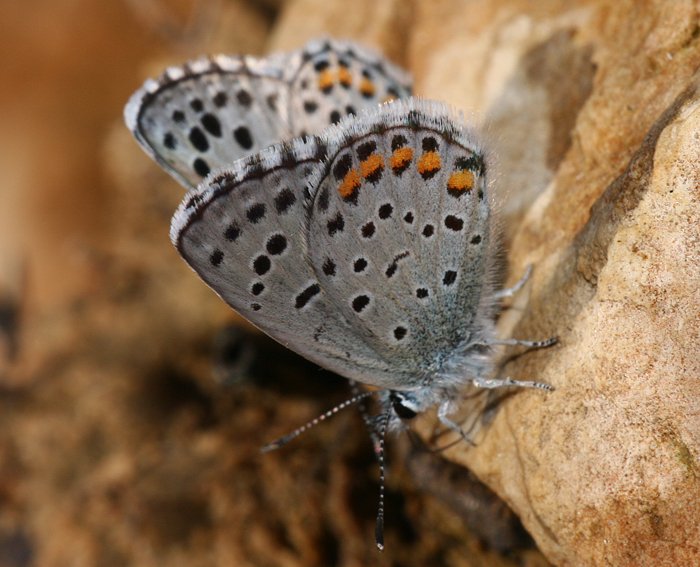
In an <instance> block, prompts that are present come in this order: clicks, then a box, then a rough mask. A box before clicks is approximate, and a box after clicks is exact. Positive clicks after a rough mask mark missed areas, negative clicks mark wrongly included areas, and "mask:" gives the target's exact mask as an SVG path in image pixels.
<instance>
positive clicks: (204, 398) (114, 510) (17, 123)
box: [0, 0, 590, 567]
mask: <svg viewBox="0 0 700 567" xmlns="http://www.w3.org/2000/svg"><path fill="white" fill-rule="evenodd" d="M341 4H342V5H341ZM365 4H366V6H365ZM315 5H317V4H316V3H314V2H308V1H306V2H304V1H292V0H289V1H285V0H258V1H254V0H218V1H216V0H211V1H208V2H205V1H196V0H105V1H102V2H93V1H89V0H59V1H54V0H51V1H48V0H35V1H33V2H12V1H9V0H5V1H3V2H1V3H0V12H1V13H0V37H2V38H3V43H4V45H5V49H4V53H5V56H4V57H3V61H2V71H1V74H0V81H2V89H1V90H0V97H1V98H0V123H1V124H2V132H3V134H2V136H0V168H1V170H2V172H3V179H2V188H1V189H0V191H1V193H0V194H1V195H2V206H0V422H1V425H0V567H25V566H26V567H29V566H35V565H36V566H39V565H40V566H63V565H71V566H80V567H82V566H90V565H101V566H110V565H115V566H116V565H189V566H192V565H203V566H204V565H271V566H272V565H285V566H297V565H298V566H306V567H310V566H315V565H370V564H383V565H489V566H492V565H516V564H517V565H545V564H546V562H545V560H544V559H543V557H542V556H541V555H540V554H539V552H537V551H536V549H534V546H533V544H532V542H531V541H530V540H529V538H528V537H527V536H526V535H525V533H524V532H523V530H522V528H521V527H520V525H519V523H518V522H517V520H516V519H515V517H514V516H513V515H512V514H511V513H510V512H509V511H508V509H507V508H505V507H504V506H503V505H502V504H501V503H500V502H499V501H497V499H496V498H495V497H494V496H492V495H491V494H490V493H489V492H488V491H486V490H485V489H483V488H480V487H478V486H476V487H475V486H472V484H471V483H472V482H473V479H471V478H470V477H468V476H467V475H466V474H465V473H464V471H463V470H462V469H459V474H457V472H456V470H457V469H451V468H450V465H448V464H447V463H445V462H442V461H441V459H440V458H439V456H437V455H427V456H428V457H429V459H427V460H426V459H424V458H423V456H424V454H423V453H421V452H420V449H419V448H418V447H417V443H415V442H414V443H411V442H410V441H409V439H408V438H406V437H405V436H404V437H403V438H401V439H398V440H396V441H392V447H391V449H392V450H391V456H390V458H391V463H392V465H391V468H390V471H389V496H388V505H387V517H386V530H387V536H386V540H387V542H386V543H387V551H386V552H385V553H384V554H383V555H382V556H380V555H378V554H377V552H376V551H375V549H374V542H373V530H374V516H375V513H376V509H375V508H376V503H377V491H378V485H377V477H378V471H377V469H376V462H375V461H374V456H373V454H372V451H371V446H370V442H369V439H368V437H367V435H366V431H365V430H364V428H363V426H362V423H361V420H360V419H359V418H358V416H357V415H355V414H354V412H351V411H350V412H344V413H343V414H341V415H338V416H337V417H335V418H334V419H333V420H331V421H329V422H328V423H326V424H324V426H322V427H319V428H317V429H315V430H313V431H312V432H309V433H308V434H307V435H305V436H304V437H303V438H302V439H299V440H298V441H297V442H295V443H294V444H293V445H292V446H288V447H286V448H285V449H283V450H281V451H277V452H275V453H272V454H269V455H265V456H261V455H260V454H259V452H258V449H259V447H260V446H261V445H263V444H264V443H266V442H268V441H270V440H271V439H274V438H275V437H277V436H279V435H282V434H284V433H286V432H288V431H289V430H290V429H292V428H293V427H295V426H297V425H299V424H301V423H303V422H305V421H306V420H308V419H311V418H313V417H315V416H316V415H318V414H319V413H321V412H322V411H324V410H325V409H327V408H328V407H331V406H332V405H334V404H335V403H338V402H339V401H342V400H343V399H345V397H347V394H348V390H347V388H346V386H345V385H344V384H343V382H342V381H341V380H339V379H337V378H336V377H334V376H332V375H330V374H328V373H324V372H322V371H321V370H319V369H318V368H316V367H314V366H313V365H310V364H308V363H306V362H305V361H303V360H301V359H299V358H298V357H296V356H295V355H293V354H292V353H289V352H287V351H285V350H284V349H281V348H280V347H278V346H276V345H275V344H274V343H272V342H271V341H269V340H267V339H266V338H265V337H262V336H260V335H259V334H258V333H256V332H255V331H254V330H253V329H251V328H250V327H248V326H247V325H246V324H245V323H243V322H241V321H240V319H238V318H237V316H236V315H235V314H234V313H233V312H231V311H230V310H229V309H228V308H226V306H225V305H223V303H221V302H220V301H219V300H218V299H217V298H216V297H215V296H214V295H213V294H212V293H211V292H210V291H209V290H208V289H207V288H206V287H205V286H204V285H203V284H202V283H201V282H200V281H199V280H198V279H197V278H195V277H194V275H193V274H192V273H191V272H190V271H189V269H188V268H187V267H186V266H185V265H184V263H183V262H182V261H181V260H180V258H179V257H178V255H177V254H176V252H175V251H174V249H173V248H172V247H171V245H170V243H169V240H168V227H169V221H170V216H171V215H172V212H173V211H174V209H175V207H176V206H177V204H178V202H179V201H180V199H181V196H182V193H181V189H180V187H179V186H178V185H177V184H176V183H175V182H174V181H173V180H171V179H170V178H169V177H168V176H167V175H166V174H164V173H163V172H162V171H160V170H159V168H157V167H156V166H155V165H154V164H153V163H151V162H150V160H149V159H148V158H147V157H146V156H145V155H144V154H143V153H142V152H141V151H140V150H139V149H138V147H137V146H136V143H135V142H134V141H133V140H132V139H131V136H130V134H129V133H128V132H127V130H126V128H125V127H124V125H123V122H122V118H121V114H122V109H123V106H124V104H125V103H126V101H127V100H128V98H129V96H130V95H131V93H132V92H133V91H134V90H135V89H137V88H138V87H139V86H140V85H141V83H142V82H143V81H144V80H145V79H146V78H147V77H149V76H154V75H157V74H159V73H160V72H161V70H162V69H163V68H164V67H165V66H166V65H169V64H177V63H181V62H183V61H185V60H187V59H189V58H192V57H195V56H198V55H200V54H203V53H216V52H224V53H250V54H261V55H262V54H265V53H267V52H268V51H270V50H273V49H277V50H279V49H291V48H297V47H300V46H301V45H303V44H304V43H305V41H306V40H308V39H310V38H312V37H316V36H318V35H322V34H324V33H326V34H329V33H333V34H335V35H341V36H343V37H352V38H353V39H357V40H359V41H363V42H366V43H368V44H369V45H371V46H372V47H374V48H377V49H380V50H382V51H384V52H385V53H386V54H387V55H388V56H389V57H390V58H391V59H392V60H393V61H394V62H396V63H397V64H399V65H402V66H405V67H407V68H409V69H411V70H412V71H413V72H414V74H415V76H416V80H417V85H418V89H417V90H418V92H422V93H423V94H428V95H430V94H433V93H431V92H430V85H434V84H439V78H440V77H439V76H440V73H442V76H443V77H444V76H446V75H449V74H450V72H451V70H450V69H446V70H442V71H440V70H439V69H437V68H436V69H434V71H433V77H432V80H430V81H425V82H423V78H424V77H425V76H426V74H427V73H428V71H429V70H430V69H429V68H428V69H427V70H426V67H425V63H424V62H425V58H422V59H420V58H414V57H412V56H411V55H410V53H414V54H415V53H419V52H421V51H422V50H423V49H424V48H425V47H426V46H428V45H430V42H431V41H432V40H431V38H430V37H429V36H424V37H423V38H422V39H421V38H420V36H417V37H418V39H417V40H415V41H414V42H413V44H412V48H411V49H412V51H411V52H409V49H408V47H407V43H406V42H407V41H408V38H407V35H406V33H405V30H406V29H407V26H409V25H410V23H411V21H413V20H414V19H415V18H417V17H418V16H419V15H420V14H422V15H423V16H425V17H426V18H427V17H429V16H432V15H434V13H435V12H436V11H437V12H439V11H440V9H441V6H442V5H441V4H440V3H435V4H434V5H433V3H427V4H426V3H420V2H386V3H383V2H379V3H377V2H375V3H363V7H362V9H360V8H357V9H355V8H353V7H352V6H351V5H350V4H347V5H345V4H344V3H340V2H339V3H337V5H336V7H335V8H333V9H328V10H325V9H324V10H323V11H320V10H319V11H318V12H317V11H315V10H314V6H315ZM318 6H320V4H318ZM443 7H444V6H443ZM339 32H346V33H339ZM435 73H437V74H438V77H437V80H436V77H435ZM588 76H590V74H589V75H588ZM421 85H424V88H422V90H421ZM584 90H585V89H584ZM455 93H456V94H455ZM444 94H445V96H444V97H443V98H448V99H449V98H450V97H452V100H453V101H454V99H455V98H459V100H460V101H462V102H463V103H468V102H469V101H465V97H468V96H472V97H475V96H477V93H471V94H469V93H466V92H465V91H459V90H457V91H450V92H447V91H446V92H445V93H444ZM471 102H472V103H473V104H471V105H469V104H465V107H472V108H473V107H478V101H475V100H472V101H471ZM564 118H566V117H564ZM562 128H563V127H562ZM567 143H568V142H567ZM526 158H527V156H526ZM545 182H546V179H542V180H541V183H540V185H543V184H544V183H545ZM409 454H410V455H412V457H411V458H410V459H407V456H408V455H409ZM449 483H456V485H458V486H460V487H461V488H460V490H459V491H457V492H454V491H452V492H451V491H450V490H448V489H446V486H450V484H449ZM436 487H438V488H436ZM441 491H442V492H441ZM456 493H459V494H462V495H464V496H462V497H459V498H455V496H454V495H455V494H456ZM446 502H447V503H446ZM475 514H476V515H475ZM474 526H476V527H477V528H478V527H480V528H481V530H480V531H479V530H477V531H476V532H474V531H472V528H473V527H474Z"/></svg>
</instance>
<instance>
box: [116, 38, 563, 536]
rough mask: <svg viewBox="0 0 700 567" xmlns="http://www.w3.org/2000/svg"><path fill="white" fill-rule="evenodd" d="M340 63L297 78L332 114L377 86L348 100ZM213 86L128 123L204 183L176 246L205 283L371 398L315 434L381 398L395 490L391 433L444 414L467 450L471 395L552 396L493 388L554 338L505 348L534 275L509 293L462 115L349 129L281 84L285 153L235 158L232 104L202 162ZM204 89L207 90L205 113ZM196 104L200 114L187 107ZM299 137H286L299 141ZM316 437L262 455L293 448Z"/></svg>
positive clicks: (437, 110)
mask: <svg viewBox="0 0 700 567" xmlns="http://www.w3.org/2000/svg"><path fill="white" fill-rule="evenodd" d="M326 45H327V46H329V47H332V45H333V44H332V43H327V44H326ZM335 51H336V50H334V49H329V50H326V51H323V50H320V51H317V52H316V53H323V55H318V56H312V57H305V56H303V55H302V56H301V57H300V60H301V61H302V62H304V61H306V62H307V63H308V65H307V67H308V68H305V67H304V63H302V64H301V66H298V67H297V75H299V76H307V75H306V71H307V70H308V72H309V73H310V74H311V76H314V77H315V85H316V87H315V88H316V90H317V91H320V93H321V95H322V96H321V97H320V98H317V99H314V100H317V101H319V102H317V104H318V105H319V108H320V107H323V108H324V109H325V111H326V112H327V111H328V109H329V108H333V109H336V110H337V109H338V108H340V106H339V105H338V102H337V100H336V98H335V97H336V96H342V101H343V102H342V103H341V106H342V104H345V103H346V102H347V100H352V101H354V104H355V105H356V104H357V100H359V99H358V93H359V96H360V97H362V96H363V95H362V84H363V83H362V80H363V79H366V78H367V77H366V74H365V73H363V71H361V70H359V68H358V69H357V70H358V71H359V72H354V73H351V76H352V79H349V80H348V82H349V85H348V86H347V87H343V86H342V84H341V83H339V81H340V80H341V78H342V77H344V76H345V75H342V73H341V71H342V69H346V68H348V69H353V70H355V67H353V66H352V65H349V66H345V65H341V64H340V63H337V64H335V63H333V64H331V63H329V61H331V60H332V61H334V62H339V61H341V60H346V59H349V55H348V53H349V52H351V53H353V54H358V53H360V50H359V49H357V48H355V47H350V48H348V47H347V44H345V51H343V55H338V54H337V53H335ZM333 53H335V55H333ZM295 57H296V56H292V59H294V58H295ZM263 67H265V68H267V67H268V66H267V65H264V66H263ZM299 69H305V70H304V71H300V70H299ZM328 69H335V70H336V71H335V75H334V77H335V79H336V81H337V82H336V83H334V86H333V89H330V90H329V91H328V92H327V93H326V92H324V90H323V88H322V87H323V86H324V85H326V82H325V81H322V80H321V79H320V77H323V76H324V75H323V73H324V72H325V71H327V70H328ZM374 69H375V71H374V73H375V74H374V75H372V76H373V80H374V83H375V90H374V91H373V94H375V95H376V94H377V92H378V91H381V92H384V91H386V93H389V91H390V89H394V90H396V92H398V93H399V94H406V95H407V94H408V92H407V87H400V86H397V85H400V83H397V82H395V80H394V78H393V77H397V76H399V74H398V73H397V72H395V70H394V69H393V68H391V67H389V66H388V64H387V63H385V62H384V63H381V65H380V66H379V67H377V66H375V67H374ZM377 69H383V70H384V71H385V74H383V75H382V74H379V73H378V72H377ZM388 69H390V70H391V74H389V73H388V72H387V70H388ZM167 74H168V73H166V75H167ZM176 75H177V74H176ZM169 76H170V78H171V79H172V73H170V75H169ZM183 76H187V74H186V73H185V74H184V75H183ZM201 77H202V78H201V80H193V79H186V80H185V81H184V83H183V88H182V89H178V87H177V86H174V87H169V88H164V89H162V92H164V93H165V94H163V95H161V96H162V101H160V99H159V98H150V97H149V96H146V95H144V94H143V92H145V91H149V89H148V88H147V87H146V88H145V90H144V89H142V91H141V92H140V93H137V95H135V98H136V100H141V101H146V102H145V103H144V104H145V108H144V109H143V110H138V109H135V108H134V104H135V103H133V100H134V99H132V103H130V106H128V107H127V111H126V115H127V124H129V126H130V127H131V128H132V131H134V133H135V135H136V137H137V139H138V140H139V141H140V143H142V144H144V143H150V144H151V145H149V149H148V150H147V151H148V153H149V154H150V155H152V156H153V157H154V158H155V159H156V161H157V162H158V163H159V164H160V165H162V166H164V167H165V169H166V171H168V172H169V173H171V174H172V175H173V176H175V177H176V178H177V179H179V180H180V181H181V182H183V184H185V185H187V184H194V183H197V182H198V183H199V184H198V185H197V187H196V188H194V189H191V190H190V191H189V192H188V194H187V195H186V196H185V198H184V200H183V202H182V203H181V205H180V207H179V208H178V210H177V211H176V212H175V214H174V216H173V219H172V223H171V230H170V237H171V240H172V242H173V244H174V245H175V247H176V248H177V250H178V251H179V253H180V254H181V255H182V257H183V258H184V260H185V261H186V262H187V263H188V264H189V265H190V266H191V267H192V269H193V270H194V271H195V272H196V273H197V274H198V275H199V276H200V277H201V278H202V280H204V282H206V283H207V284H208V285H209V286H210V287H211V288H212V289H213V290H214V291H215V292H216V293H217V294H218V295H219V296H220V297H221V298H222V299H223V300H224V301H225V302H226V303H227V304H229V305H230V306H231V307H233V308H234V309H235V310H236V311H238V312H239V313H240V314H241V315H243V316H244V317H245V318H246V319H248V320H249V321H251V322H252V323H253V324H254V325H256V326H257V327H259V328H260V329H261V330H263V331H264V332H265V333H267V334H268V335H270V336H271V337H273V338H274V339H276V340H277V341H279V342H280V343H282V344H283V345H285V346H287V347H289V348H290V349H292V350H294V351H296V352H297V353H299V354H301V355H303V356H304V357H306V358H308V359H309V360H311V361H313V362H315V363H317V364H319V365H320V366H323V367H325V368H327V369H330V370H332V371H334V372H336V373H338V374H340V375H342V376H345V377H346V378H348V379H350V380H352V381H354V382H359V383H362V384H367V385H371V386H374V387H375V388H376V390H374V391H371V392H360V393H358V394H357V395H355V396H353V398H351V399H350V400H348V401H347V402H345V403H344V404H341V405H340V406H338V407H336V408H333V409H332V410H330V411H329V412H328V413H327V414H324V416H322V417H321V418H319V419H317V420H314V421H313V422H312V423H311V424H315V423H316V422H318V421H319V420H320V419H325V418H326V417H328V416H330V415H332V414H334V413H336V412H337V411H338V409H340V408H341V407H345V406H347V405H350V404H353V403H360V402H362V401H364V400H366V399H367V398H368V397H372V396H373V397H375V398H376V399H377V400H378V402H379V405H380V408H381V410H380V412H379V414H378V416H376V417H375V418H374V419H373V420H371V421H369V424H370V428H371V433H372V436H373V438H374V439H375V441H376V443H375V447H376V452H377V456H378V458H379V462H380V470H381V479H382V481H383V477H384V468H383V466H384V462H383V455H384V436H385V432H386V431H387V430H395V429H401V428H402V427H404V424H405V422H406V421H408V420H410V419H412V418H414V417H416V416H417V415H418V414H420V413H422V412H424V411H426V410H427V409H429V408H432V407H436V408H437V415H438V418H439V419H440V421H441V422H442V423H443V424H444V425H446V426H447V427H449V428H450V429H453V430H455V431H457V432H458V433H460V434H461V435H462V436H463V437H464V433H463V432H462V430H461V428H460V427H459V425H458V424H457V423H455V422H454V421H453V420H452V419H450V415H451V414H452V413H453V411H454V409H455V405H456V403H457V402H458V400H459V392H460V390H461V389H462V388H463V387H464V386H466V385H468V384H472V385H473V386H476V387H478V388H499V387H507V386H518V387H527V388H539V389H543V390H548V389H551V388H550V387H549V386H548V385H546V384H542V383H538V382H533V381H516V380H513V379H511V378H500V377H495V376H494V374H495V363H494V354H493V350H494V348H495V347H496V346H498V345H524V346H527V347H544V346H549V345H551V344H553V343H554V341H555V339H546V340H543V341H529V340H519V339H499V338H498V337H497V335H496V331H495V320H496V318H497V314H498V311H499V308H500V301H501V300H502V299H503V298H504V297H508V296H510V295H512V294H513V293H515V292H516V291H517V290H518V289H520V287H521V286H522V285H523V284H524V281H525V280H526V279H527V278H526V277H525V278H523V279H521V281H520V282H519V283H518V284H516V286H514V287H513V288H510V289H502V287H501V286H502V282H501V281H500V280H499V278H498V277H497V274H498V273H499V270H498V269H497V267H498V263H499V261H500V257H501V254H500V252H501V250H500V245H499V239H498V235H497V232H496V228H495V226H496V223H494V218H493V217H494V214H495V213H494V207H493V204H492V202H493V201H492V198H491V195H490V187H489V184H488V181H487V180H488V173H489V171H490V166H489V163H488V159H487V154H486V152H485V151H484V148H483V147H482V144H481V142H480V141H479V136H478V134H477V132H475V131H474V130H473V129H471V128H469V127H468V126H467V125H466V124H465V122H464V119H463V117H462V116H461V115H460V114H459V113H457V112H455V111H454V110H453V109H451V108H450V107H448V106H447V105H445V104H442V103H439V102H436V101H428V100H423V99H419V98H412V97H408V98H404V99H399V100H394V101H391V102H387V103H384V104H381V105H380V104H377V102H378V101H374V102H373V104H369V105H367V106H366V107H365V108H364V110H362V111H357V112H353V113H349V112H348V113H346V114H347V115H346V116H345V117H344V118H341V119H340V121H339V122H337V123H336V121H335V120H333V119H332V118H334V117H331V116H328V118H329V120H328V123H333V124H329V125H327V126H326V127H325V128H323V127H322V126H323V124H318V123H315V124H311V123H310V122H309V121H308V118H309V117H308V113H307V112H306V110H305V109H304V102H303V100H305V99H304V97H305V96H307V94H303V95H302V94H300V93H299V92H295V89H292V90H291V92H290V91H289V89H288V87H287V86H283V87H280V88H281V90H282V93H278V94H279V96H278V98H277V100H285V101H287V103H288V104H285V105H283V107H279V108H287V109H294V110H291V111H285V112H282V113H279V114H276V115H275V116H277V118H276V119H275V120H278V119H279V120H280V121H282V122H283V123H284V125H285V126H284V127H285V128H288V129H285V130H283V131H282V135H283V139H284V140H285V141H282V142H281V143H277V144H273V145H271V146H268V147H266V148H265V149H262V150H261V151H259V152H255V153H249V154H247V155H244V157H240V158H239V159H236V158H237V157H238V156H239V152H240V147H239V146H240V145H239V146H236V144H235V131H236V128H238V127H239V126H238V125H239V124H240V123H241V122H240V121H241V120H242V119H244V118H245V113H243V112H242V111H241V109H240V108H238V107H235V111H232V112H231V113H230V114H219V115H217V123H218V125H219V129H218V130H217V132H218V131H220V132H221V133H222V134H223V132H233V138H231V137H230V136H229V138H228V139H227V140H226V141H225V142H224V141H223V140H219V139H218V138H217V141H216V144H217V145H214V144H213V143H211V144H209V146H208V147H207V148H206V149H204V145H203V144H201V147H199V148H198V147H197V144H195V143H193V142H192V140H189V141H190V142H192V143H191V144H190V145H189V146H188V145H186V142H187V137H191V134H192V130H193V129H194V128H197V129H200V126H199V125H200V124H201V125H203V124H204V117H205V116H206V115H207V113H208V112H209V111H210V110H212V107H211V105H212V103H213V101H214V98H215V97H216V96H217V94H218V91H217V89H213V88H211V84H212V80H211V78H210V77H209V76H208V75H207V74H206V73H204V74H203V75H201ZM256 77H257V76H256ZM266 77H267V75H266ZM217 80H218V79H217ZM248 80H249V77H248V76H247V74H246V76H245V81H248ZM256 80H257V78H256ZM357 81H360V82H359V84H358V83H357ZM226 83H227V84H228V85H229V86H230V90H229V91H227V92H228V97H229V99H231V98H235V99H238V97H237V96H236V94H235V93H236V92H238V91H237V89H240V88H241V85H242V84H245V85H250V84H252V83H248V82H243V79H239V78H237V76H235V77H234V76H232V77H226ZM263 84H265V85H267V84H268V83H267V79H265V80H264V81H261V83H260V85H259V87H260V88H258V90H257V91H256V92H257V93H258V94H256V98H255V105H253V104H251V105H250V108H253V107H254V108H256V109H257V110H256V112H257V111H258V110H259V114H256V115H255V116H256V117H258V118H260V119H261V120H262V117H263V115H264V116H265V117H266V118H269V117H270V116H271V115H269V114H267V115H265V114H264V113H263V109H264V108H265V107H266V106H265V105H266V97H268V96H269V95H270V91H268V90H265V89H264V88H262V85H263ZM282 84H283V85H288V84H289V82H286V83H285V82H283V83H282ZM147 85H148V83H147ZM339 85H340V87H339ZM336 87H339V88H338V89H337V90H336V91H334V89H336ZM355 87H357V89H356V88H355ZM217 88H218V87H217ZM343 89H345V90H343ZM401 89H403V90H401ZM153 90H154V92H155V93H158V92H161V91H159V90H158V89H153ZM249 90H250V91H251V92H252V89H249ZM149 92H150V91H149ZM304 92H306V91H304ZM334 92H335V94H334ZM393 92H394V91H393V90H392V93H393ZM202 93H207V95H208V98H206V104H204V96H203V94H202ZM316 94H318V92H317V93H316ZM154 96H156V95H154ZM324 96H325V97H327V98H323V97H324ZM294 100H296V101H297V102H296V103H295V102H289V101H294ZM309 100H311V99H309ZM193 101H199V102H200V103H202V105H203V108H202V109H200V110H199V111H197V110H193V105H192V103H193ZM295 104H296V106H295ZM196 106H198V107H199V105H196ZM270 108H271V107H270V106H269V105H268V106H267V110H266V111H265V112H267V111H269V110H270ZM183 109H184V110H183ZM353 109H354V110H358V109H357V107H356V106H354V107H353ZM178 111H180V112H182V113H183V114H186V119H187V123H188V125H190V126H189V128H190V129H189V130H188V129H187V128H186V127H185V128H182V129H181V130H180V131H179V132H180V133H179V138H177V139H178V144H176V146H175V149H172V150H171V149H170V148H168V147H167V145H166V144H165V143H164V142H165V138H166V137H167V135H168V133H172V132H173V130H174V129H175V126H174V124H176V122H177V121H175V120H174V118H173V115H174V113H175V112H178ZM276 112H277V111H276ZM331 112H332V111H331ZM193 113H194V114H193ZM134 117H137V118H134ZM171 119H172V120H171ZM130 120H131V121H130ZM193 124H194V125H193ZM246 124H247V126H246V127H247V128H249V129H253V131H254V136H251V138H252V137H254V138H255V139H256V140H269V139H271V137H272V136H273V133H272V128H271V127H270V128H269V129H268V124H269V123H268V122H264V121H263V122H261V126H259V127H257V126H255V124H256V122H254V121H250V122H246ZM312 126H313V127H319V126H320V127H321V128H318V129H317V130H316V131H317V132H318V133H317V134H315V135H312V134H309V133H308V132H307V133H306V135H303V136H300V137H293V133H294V132H297V133H298V131H299V129H300V128H303V129H304V130H305V131H306V129H313V128H312ZM280 131H281V130H277V133H276V134H274V135H277V136H279V135H280V134H279V132H280ZM290 132H292V134H291V136H292V137H287V136H289V135H290V134H289V133H290ZM266 136H267V137H266ZM214 137H215V138H216V136H214ZM144 140H147V141H148V140H155V142H153V143H151V142H144ZM156 142H158V144H156ZM160 142H162V143H160ZM260 143H261V144H262V143H263V142H260ZM265 143H266V142H265ZM192 146H194V148H195V149H194V150H193V149H192ZM183 147H184V149H183ZM227 148H228V149H227ZM247 149H249V150H252V149H253V148H252V147H251V148H247ZM166 150H168V151H166ZM227 152H228V154H227ZM200 159H201V160H207V165H208V167H209V168H210V169H211V168H213V170H212V172H211V173H209V174H207V172H205V171H204V170H203V169H202V170H201V171H198V170H197V166H196V163H197V160H200ZM205 175H206V177H205V178H204V179H203V180H201V181H200V178H201V177H204V176H205ZM526 276H527V274H526ZM308 426H309V425H306V426H303V427H301V428H299V429H297V430H296V431H294V432H292V433H291V434H289V435H287V436H285V437H283V438H281V439H279V440H278V441H276V442H274V443H271V444H270V445H268V446H267V447H266V449H268V450H269V449H274V448H277V447H280V446H282V445H283V444H285V443H287V442H288V441H289V440H291V439H293V438H294V437H296V436H297V435H298V434H300V433H301V432H302V431H304V430H305V429H307V428H308ZM383 498H384V485H383V482H382V483H381V485H380V504H379V513H378V518H377V530H376V534H375V535H376V542H377V546H378V547H379V548H380V549H381V548H383V535H382V534H383V516H384V506H383Z"/></svg>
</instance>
